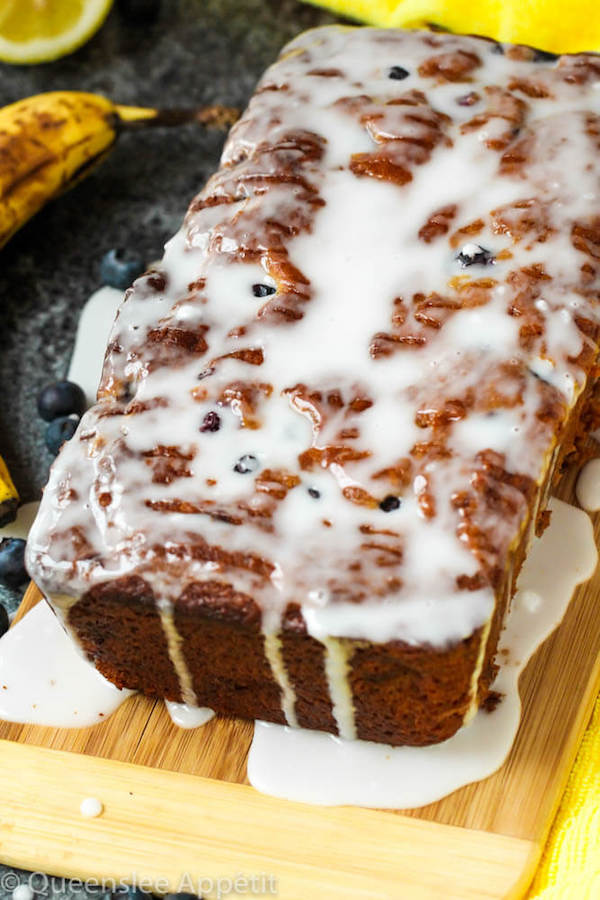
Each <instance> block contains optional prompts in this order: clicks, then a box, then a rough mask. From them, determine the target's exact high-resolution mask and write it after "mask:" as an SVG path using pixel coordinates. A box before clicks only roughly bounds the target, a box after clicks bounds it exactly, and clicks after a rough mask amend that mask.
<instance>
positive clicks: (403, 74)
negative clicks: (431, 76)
mask: <svg viewBox="0 0 600 900" xmlns="http://www.w3.org/2000/svg"><path fill="white" fill-rule="evenodd" d="M409 75H410V72H409V71H408V69H405V68H404V67H403V66H392V68H391V69H390V71H389V72H388V78H393V79H394V81H404V79H405V78H408V76H409Z"/></svg>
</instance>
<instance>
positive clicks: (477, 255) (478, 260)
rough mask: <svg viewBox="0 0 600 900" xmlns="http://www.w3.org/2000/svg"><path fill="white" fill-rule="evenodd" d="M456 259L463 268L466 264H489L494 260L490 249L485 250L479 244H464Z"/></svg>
mask: <svg viewBox="0 0 600 900" xmlns="http://www.w3.org/2000/svg"><path fill="white" fill-rule="evenodd" d="M456 259H457V260H458V261H459V263H460V264H461V266H462V267H463V269H466V268H467V267H468V266H490V265H493V263H494V262H495V256H494V254H493V253H492V252H491V250H486V249H485V247H482V246H481V245H480V244H465V246H464V247H463V248H462V250H461V251H460V253H459V254H458V256H457V257H456Z"/></svg>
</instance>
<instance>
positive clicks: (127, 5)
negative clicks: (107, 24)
mask: <svg viewBox="0 0 600 900" xmlns="http://www.w3.org/2000/svg"><path fill="white" fill-rule="evenodd" d="M117 6H118V9H119V12H120V13H121V15H122V16H123V18H124V19H127V21H128V22H134V23H136V24H140V25H142V24H144V23H146V24H149V23H150V22H154V21H155V20H156V18H157V17H158V14H159V12H160V6H161V3H160V0H118V3H117Z"/></svg>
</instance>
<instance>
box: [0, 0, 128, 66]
mask: <svg viewBox="0 0 600 900" xmlns="http://www.w3.org/2000/svg"><path fill="white" fill-rule="evenodd" d="M111 6H112V0H0V60H2V61H3V62H9V63H37V62H48V61H50V60H52V59H58V58H59V57H60V56H65V55H66V54H67V53H72V52H73V50H77V48H78V47H81V45H82V44H84V43H85V42H86V41H87V40H88V39H89V38H90V37H91V36H92V35H93V34H95V32H96V31H97V30H98V29H99V28H100V26H101V25H102V23H103V22H104V20H105V18H106V16H107V14H108V11H109V9H110V8H111Z"/></svg>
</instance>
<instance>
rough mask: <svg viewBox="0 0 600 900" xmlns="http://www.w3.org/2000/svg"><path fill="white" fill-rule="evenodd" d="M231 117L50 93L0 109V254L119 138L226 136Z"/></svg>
mask: <svg viewBox="0 0 600 900" xmlns="http://www.w3.org/2000/svg"><path fill="white" fill-rule="evenodd" d="M237 115H238V113H237V111H236V110H234V109H231V108H229V107H223V106H206V107H202V108H200V109H195V110H157V109H147V108H144V107H136V106H120V105H118V104H115V103H112V102H111V101H110V100H108V99H107V98H106V97H102V96H101V95H98V94H89V93H84V92H79V91H54V92H51V93H47V94H37V95H35V96H33V97H28V98H27V99H25V100H19V101H18V102H17V103H12V104H11V105H10V106H5V107H3V108H2V109H0V247H2V246H4V244H6V242H7V241H8V240H10V238H11V237H12V236H13V235H14V234H15V232H16V231H18V229H19V228H21V226H22V225H24V223H25V222H26V221H27V220H28V219H30V218H31V217H32V216H33V215H35V213H36V212H38V210H40V209H41V208H42V206H44V205H45V204H46V203H47V202H48V201H49V200H51V199H53V198H54V197H56V196H58V195H59V194H62V193H64V191H66V190H68V189H69V188H70V187H72V186H73V185H74V184H76V183H77V182H78V181H79V180H80V179H82V178H83V177H84V176H85V175H87V174H88V172H89V171H90V170H91V169H93V168H94V167H95V166H96V165H98V163H100V162H101V161H102V160H103V159H104V158H105V156H106V155H107V154H108V153H109V152H110V150H111V148H112V147H113V145H114V143H115V141H116V140H117V138H118V136H119V134H120V133H121V132H123V131H125V130H131V129H134V128H142V127H151V126H166V127H172V126H176V125H180V124H183V123H184V122H190V121H196V122H199V123H200V124H201V125H204V126H206V127H216V128H226V127H228V126H229V125H231V124H232V123H233V122H234V121H235V120H236V118H237Z"/></svg>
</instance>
